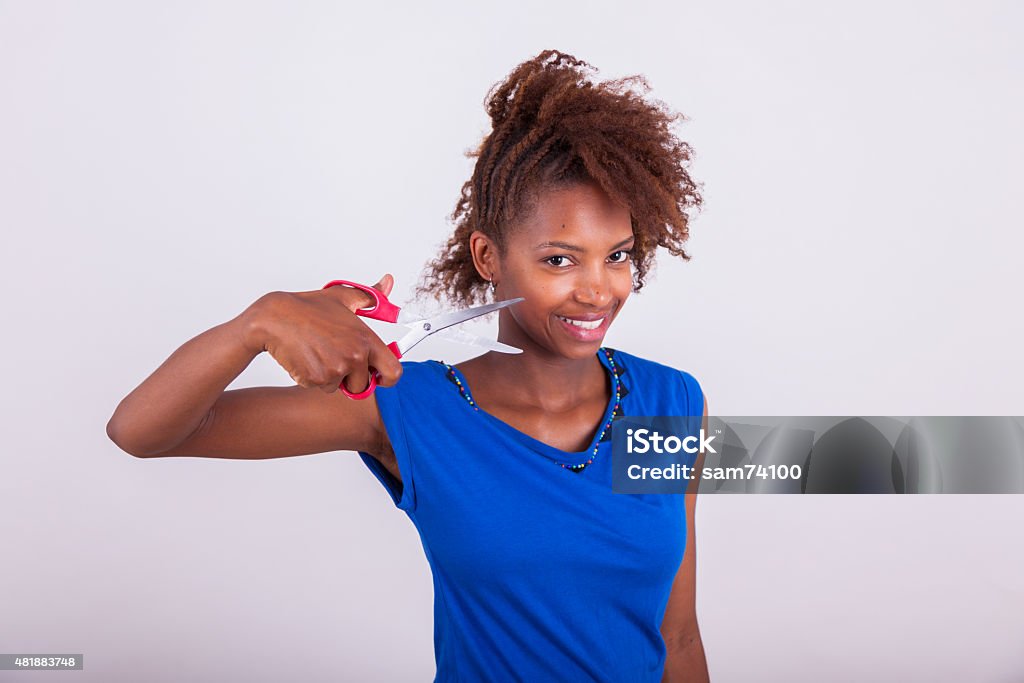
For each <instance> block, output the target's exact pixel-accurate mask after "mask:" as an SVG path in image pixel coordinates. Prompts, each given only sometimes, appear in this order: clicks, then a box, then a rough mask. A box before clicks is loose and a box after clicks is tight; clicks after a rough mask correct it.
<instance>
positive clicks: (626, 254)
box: [610, 249, 633, 263]
mask: <svg viewBox="0 0 1024 683" xmlns="http://www.w3.org/2000/svg"><path fill="white" fill-rule="evenodd" d="M616 254H620V255H621V256H622V258H619V259H616V258H614V257H615V255H616ZM610 258H612V262H613V263H626V262H627V261H629V260H630V259H632V258H633V250H632V249H620V250H618V251H615V252H612V255H611V257H610Z"/></svg>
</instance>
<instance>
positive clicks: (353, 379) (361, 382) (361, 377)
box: [341, 366, 370, 394]
mask: <svg viewBox="0 0 1024 683" xmlns="http://www.w3.org/2000/svg"><path fill="white" fill-rule="evenodd" d="M341 384H344V385H345V388H346V389H348V391H349V393H351V394H358V393H361V392H363V391H365V390H366V388H367V387H369V386H370V371H369V370H368V369H367V368H366V367H365V366H364V367H355V368H352V370H351V371H350V372H349V373H348V375H346V376H345V377H342V378H341Z"/></svg>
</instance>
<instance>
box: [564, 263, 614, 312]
mask: <svg viewBox="0 0 1024 683" xmlns="http://www.w3.org/2000/svg"><path fill="white" fill-rule="evenodd" d="M573 298H574V299H575V301H576V303H578V304H581V305H584V306H589V307H592V308H597V309H604V308H608V305H609V304H610V303H611V300H612V286H611V282H610V281H609V279H608V276H607V273H606V272H604V269H603V268H602V269H599V270H597V271H588V272H585V273H583V274H581V277H580V279H579V281H578V282H577V283H576V290H575V291H574V292H573Z"/></svg>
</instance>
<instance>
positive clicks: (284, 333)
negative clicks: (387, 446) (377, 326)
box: [107, 276, 401, 458]
mask: <svg viewBox="0 0 1024 683" xmlns="http://www.w3.org/2000/svg"><path fill="white" fill-rule="evenodd" d="M392 284H393V283H392V280H391V278H390V276H385V278H384V279H382V280H381V282H380V283H378V288H380V289H381V291H385V290H387V291H386V292H385V293H388V292H389V291H390V289H391V286H392ZM343 289H344V290H345V291H342V290H343ZM367 300H369V297H368V296H367V295H366V294H363V293H362V292H359V291H358V290H354V289H350V288H341V287H338V288H332V289H331V290H327V291H314V292H300V293H287V292H275V293H272V294H269V295H267V296H265V297H261V299H260V300H259V301H257V302H256V303H254V304H253V305H252V306H250V307H249V308H248V309H246V311H245V312H243V313H242V314H241V315H239V316H238V317H236V318H234V319H232V320H230V321H228V322H226V323H223V324H221V325H217V326H216V327H213V328H211V329H209V330H207V331H206V332H203V333H202V334H200V335H198V336H197V337H195V338H193V339H191V340H189V341H188V342H186V343H185V344H183V345H182V346H181V347H180V348H179V349H178V350H177V351H175V352H174V353H173V354H172V355H171V356H170V357H169V358H168V359H167V360H166V361H164V363H163V364H162V365H161V366H160V367H158V368H157V369H156V370H155V371H154V372H153V373H152V374H151V375H150V376H149V377H148V378H146V380H145V381H144V382H142V384H140V385H139V386H138V387H137V388H136V389H135V390H134V391H132V392H131V393H130V394H128V396H126V397H125V398H124V399H123V400H122V401H121V402H120V404H119V405H118V406H117V409H116V410H115V411H114V414H113V416H112V417H111V418H110V421H109V422H108V424H107V434H108V436H109V437H110V438H111V440H113V441H114V443H116V444H117V445H118V446H119V447H120V448H122V449H123V450H125V451H126V452H128V453H131V454H132V455H136V456H139V457H163V456H175V455H191V456H205V457H218V458H274V457H285V456H291V455H305V454H309V453H321V452H327V451H332V450H365V451H367V452H370V453H374V454H375V455H376V454H377V453H378V452H379V450H380V448H381V446H382V443H383V440H384V439H385V438H386V436H385V433H384V430H383V426H382V425H381V422H380V415H379V413H378V412H377V407H376V401H375V400H374V399H372V398H371V399H368V400H364V401H355V400H351V399H348V398H346V397H345V396H343V395H340V393H339V392H337V389H338V385H339V384H340V383H341V382H343V381H344V382H346V385H347V386H348V387H349V388H352V387H356V390H357V391H358V390H359V388H361V387H363V386H365V385H366V381H367V378H368V376H369V371H368V366H370V365H372V366H373V367H375V368H377V369H378V370H379V371H380V373H381V380H380V385H381V386H391V385H393V384H394V383H395V382H397V381H398V378H399V377H400V376H401V365H400V364H399V363H398V361H397V359H395V357H394V356H393V355H392V354H391V352H390V351H388V349H387V347H385V346H384V343H383V342H381V341H380V339H379V338H378V337H377V336H376V335H374V334H373V333H372V332H371V331H370V330H369V328H367V327H366V326H365V325H364V324H363V323H362V322H361V321H359V319H358V318H356V316H355V315H354V314H353V313H352V311H353V310H355V309H357V308H360V307H362V306H365V305H368V304H367ZM263 351H268V352H270V353H271V355H273V356H274V359H275V360H276V361H277V362H278V363H280V364H281V365H282V366H283V367H284V368H285V369H286V370H287V371H288V372H289V374H290V375H291V376H292V378H293V379H295V380H296V382H298V383H299V385H300V386H296V387H253V388H249V389H238V390H234V391H225V388H226V387H227V385H228V384H230V383H231V382H232V381H233V380H234V379H235V378H236V377H238V375H239V374H241V372H242V371H243V370H244V369H245V368H246V367H247V366H248V365H249V363H251V362H252V359H253V358H255V357H256V356H257V355H259V354H260V353H262V352H263ZM346 378H347V379H346ZM317 389H320V391H317Z"/></svg>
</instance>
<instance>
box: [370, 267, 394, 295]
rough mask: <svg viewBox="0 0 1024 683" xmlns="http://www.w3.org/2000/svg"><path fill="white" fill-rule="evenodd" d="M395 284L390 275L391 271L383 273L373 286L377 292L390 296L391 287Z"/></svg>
mask: <svg viewBox="0 0 1024 683" xmlns="http://www.w3.org/2000/svg"><path fill="white" fill-rule="evenodd" d="M394 286H395V278H394V277H392V275H391V273H384V277H382V278H381V279H380V280H378V281H377V284H375V285H374V286H373V288H374V289H376V290H377V291H378V292H381V293H382V294H383V295H384V296H391V289H392V288H393V287H394Z"/></svg>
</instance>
